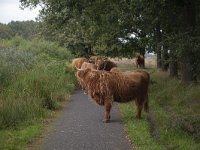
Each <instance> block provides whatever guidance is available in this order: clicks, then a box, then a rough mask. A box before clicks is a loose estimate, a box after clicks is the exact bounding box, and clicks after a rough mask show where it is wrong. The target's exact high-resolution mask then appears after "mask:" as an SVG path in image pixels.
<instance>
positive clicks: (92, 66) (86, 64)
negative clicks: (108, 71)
mask: <svg viewBox="0 0 200 150" xmlns="http://www.w3.org/2000/svg"><path fill="white" fill-rule="evenodd" d="M87 68H90V69H94V70H97V65H95V64H93V63H88V62H84V63H83V64H82V66H81V69H82V70H83V69H87Z"/></svg>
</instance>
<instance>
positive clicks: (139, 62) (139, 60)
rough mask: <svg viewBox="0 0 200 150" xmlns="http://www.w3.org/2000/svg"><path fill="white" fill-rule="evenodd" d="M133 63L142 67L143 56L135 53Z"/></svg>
mask: <svg viewBox="0 0 200 150" xmlns="http://www.w3.org/2000/svg"><path fill="white" fill-rule="evenodd" d="M135 64H136V66H137V68H138V67H144V56H142V55H139V54H137V55H136V57H135Z"/></svg>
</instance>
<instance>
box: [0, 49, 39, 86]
mask: <svg viewBox="0 0 200 150" xmlns="http://www.w3.org/2000/svg"><path fill="white" fill-rule="evenodd" d="M36 62H37V59H36V56H35V55H34V54H33V53H32V52H22V51H17V50H16V49H13V48H0V88H2V87H3V86H5V85H6V84H8V83H9V82H11V80H16V77H17V75H19V74H20V73H21V72H24V71H27V70H30V69H31V68H33V66H34V64H36Z"/></svg>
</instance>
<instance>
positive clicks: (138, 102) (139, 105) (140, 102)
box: [135, 100, 143, 119]
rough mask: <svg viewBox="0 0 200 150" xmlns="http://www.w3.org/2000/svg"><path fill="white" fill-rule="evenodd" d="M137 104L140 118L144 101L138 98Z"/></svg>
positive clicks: (137, 115) (137, 116) (137, 114)
mask: <svg viewBox="0 0 200 150" xmlns="http://www.w3.org/2000/svg"><path fill="white" fill-rule="evenodd" d="M135 104H136V109H137V113H136V118H138V119H140V118H141V114H142V108H143V101H141V100H140V101H138V100H136V101H135Z"/></svg>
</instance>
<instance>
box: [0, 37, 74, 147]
mask: <svg viewBox="0 0 200 150" xmlns="http://www.w3.org/2000/svg"><path fill="white" fill-rule="evenodd" d="M71 57H72V55H71V54H70V52H69V51H68V50H67V49H65V48H62V47H59V46H58V45H57V44H56V43H53V42H48V41H44V40H42V39H34V40H33V41H27V40H24V39H22V38H21V37H15V38H13V39H11V40H0V149H3V150H4V149H5V150H7V149H19V150H21V149H24V148H25V147H26V145H27V144H28V143H30V142H31V141H32V140H33V139H34V138H35V137H36V136H38V135H40V134H41V133H42V132H43V130H44V125H43V121H44V120H46V119H47V118H49V117H52V114H53V113H54V112H55V111H56V110H59V108H60V107H61V106H62V104H63V102H65V101H68V100H69V96H70V93H71V92H72V91H73V89H74V87H75V84H76V79H75V76H74V71H73V70H72V69H71V68H69V67H68V66H66V63H67V62H69V61H70V58H71Z"/></svg>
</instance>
